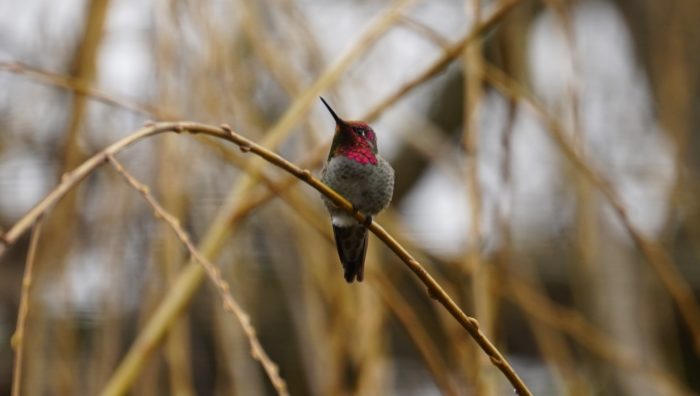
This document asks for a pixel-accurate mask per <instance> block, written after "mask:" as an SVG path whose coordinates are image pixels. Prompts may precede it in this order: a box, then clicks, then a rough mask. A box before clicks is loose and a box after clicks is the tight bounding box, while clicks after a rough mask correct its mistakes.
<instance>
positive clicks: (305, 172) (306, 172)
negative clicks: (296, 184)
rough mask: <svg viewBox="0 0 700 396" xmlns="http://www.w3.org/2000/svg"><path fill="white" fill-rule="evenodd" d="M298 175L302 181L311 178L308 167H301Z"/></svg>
mask: <svg viewBox="0 0 700 396" xmlns="http://www.w3.org/2000/svg"><path fill="white" fill-rule="evenodd" d="M299 177H301V178H302V180H304V181H309V180H311V171H310V170H308V169H302V171H301V173H300V174H299Z"/></svg>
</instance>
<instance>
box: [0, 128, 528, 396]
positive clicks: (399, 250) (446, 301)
mask: <svg viewBox="0 0 700 396" xmlns="http://www.w3.org/2000/svg"><path fill="white" fill-rule="evenodd" d="M163 132H178V133H180V132H188V133H192V134H204V135H209V136H213V137H217V138H220V139H225V140H228V141H230V142H233V143H234V144H236V145H238V146H239V148H240V149H241V151H243V152H252V153H254V154H256V155H258V156H259V157H261V158H263V159H264V160H265V161H267V162H269V163H271V164H273V165H275V166H277V167H278V168H281V169H283V170H285V171H286V172H288V173H290V174H292V175H294V176H296V177H297V178H299V179H300V180H302V181H303V182H305V183H306V184H308V185H310V186H311V187H313V188H314V189H316V190H317V191H319V192H320V193H322V194H323V195H325V196H326V197H328V198H329V199H330V200H331V201H333V203H335V204H336V206H338V207H340V208H342V209H343V210H345V211H347V212H348V213H349V214H352V215H353V216H354V217H355V218H356V219H357V220H358V221H359V222H361V223H364V222H365V217H364V215H362V214H361V213H358V212H354V211H353V207H352V204H350V202H348V201H347V200H346V199H345V198H343V197H342V196H340V195H338V194H337V193H336V192H335V191H333V190H332V189H331V188H329V187H328V186H326V185H325V184H323V183H322V182H321V181H320V180H318V179H316V178H314V177H313V176H312V175H311V172H310V171H309V170H308V169H302V168H299V167H297V166H296V165H294V164H292V163H291V162H289V161H287V160H286V159H284V158H283V157H281V156H280V155H278V154H276V153H274V152H272V151H269V150H267V149H266V148H264V147H262V146H260V145H258V144H257V143H255V142H252V141H250V140H248V139H246V138H244V137H243V136H241V135H238V134H237V133H235V132H233V131H232V130H231V128H230V127H228V126H227V125H223V126H221V127H215V126H212V125H206V124H200V123H194V122H178V123H172V122H166V123H157V124H152V125H150V126H146V127H144V128H142V129H140V130H138V131H136V132H135V133H133V134H131V135H129V136H127V137H126V138H124V139H122V140H120V141H118V142H116V143H114V144H112V145H111V146H109V147H107V148H106V149H105V150H103V151H101V152H100V153H98V154H96V155H95V156H93V157H91V158H90V159H88V160H87V161H86V162H84V163H83V164H82V165H80V166H79V167H78V168H76V170H74V171H72V172H69V173H68V174H67V176H66V177H64V178H63V179H64V180H63V182H62V183H61V184H59V186H58V187H57V188H56V189H54V190H53V191H52V192H51V193H49V195H48V196H47V197H46V198H44V199H43V200H42V201H41V202H40V203H39V204H38V205H37V206H35V207H34V208H33V209H32V210H30V212H29V213H28V214H27V215H25V216H24V217H23V218H22V219H21V220H20V221H19V222H18V223H17V224H15V225H14V226H13V227H12V228H11V229H10V230H9V231H8V232H7V233H6V234H5V236H6V237H8V240H10V241H14V240H16V239H17V237H18V236H19V235H21V234H22V233H23V231H25V230H26V227H25V226H24V224H26V223H27V222H30V220H32V219H35V218H36V217H37V216H39V215H40V214H41V213H43V212H44V211H45V210H47V209H48V208H49V207H51V206H52V205H53V204H55V202H57V201H58V200H59V199H60V198H61V197H62V196H63V195H64V194H65V193H66V192H67V191H68V190H70V188H71V187H72V186H74V185H75V184H77V183H78V182H79V181H80V180H82V179H83V178H84V177H85V176H87V174H89V173H90V172H91V171H92V170H94V169H95V168H97V167H98V166H99V165H100V164H102V163H103V162H105V161H107V160H108V159H109V157H111V156H113V155H114V154H115V153H117V152H119V151H120V150H122V149H124V148H125V147H127V146H128V145H129V144H131V143H134V142H135V141H137V140H139V139H143V138H145V137H147V136H151V135H155V134H157V133H163ZM369 229H370V231H372V232H373V233H374V234H375V235H376V236H377V237H378V238H379V239H381V240H382V241H383V242H384V243H385V244H386V245H387V247H389V248H390V249H391V250H392V251H394V253H396V255H397V256H399V258H401V260H402V261H403V262H404V263H405V264H406V265H407V266H408V267H409V269H410V270H411V271H413V273H415V274H416V276H417V277H418V278H419V279H420V280H421V281H422V282H423V283H424V284H425V286H426V287H427V290H428V293H429V294H430V296H431V297H432V298H434V299H435V300H437V301H438V302H439V303H440V304H442V305H443V306H444V307H445V309H447V311H448V312H449V313H450V314H451V315H452V316H453V317H454V318H455V319H456V320H457V322H458V323H460V325H462V327H463V328H464V329H465V330H467V332H468V333H469V334H470V335H471V336H472V338H474V340H475V341H476V342H477V344H478V345H479V347H481V349H482V350H483V351H484V352H485V353H486V354H487V355H488V356H489V358H490V359H491V362H492V363H493V364H494V365H495V366H496V367H497V368H498V369H499V370H501V372H502V373H503V374H504V375H505V376H506V378H508V380H509V381H510V382H511V384H512V385H513V387H514V388H515V390H516V391H517V392H518V394H520V395H530V394H531V393H530V391H529V390H528V388H527V386H526V385H525V384H524V383H523V382H522V380H521V379H520V377H519V376H518V375H517V373H516V372H515V371H514V370H513V368H512V367H511V366H510V364H509V363H508V361H507V360H506V359H505V357H504V356H503V355H502V354H501V353H500V351H499V350H498V349H497V348H496V347H495V346H494V345H493V344H492V343H491V341H489V339H488V338H487V337H486V336H485V335H484V334H483V333H482V332H481V330H480V329H479V322H478V321H477V320H476V319H474V318H472V317H469V316H468V315H467V314H465V313H464V312H463V311H462V310H461V309H460V308H459V306H458V305H457V304H456V303H455V302H454V301H453V300H452V298H451V297H450V296H449V295H448V294H447V293H446V292H445V290H444V289H443V288H442V287H441V286H440V285H439V284H438V283H437V282H436V281H435V279H434V278H433V277H432V276H431V275H430V274H429V273H428V272H427V271H426V270H425V269H424V268H423V266H422V265H421V264H420V263H419V262H418V261H417V260H416V259H415V258H413V256H411V254H410V253H408V251H406V250H405V249H404V248H403V247H402V246H401V245H400V244H399V243H398V242H397V241H396V240H395V239H394V238H393V237H392V236H391V235H389V234H388V233H387V232H386V231H385V230H384V229H383V228H382V227H381V226H380V225H379V224H378V223H372V224H371V225H370V226H369ZM10 238H11V239H10ZM183 276H184V275H183ZM182 279H183V282H185V283H187V284H188V285H190V286H191V285H193V284H198V277H195V276H193V277H186V276H184V277H183V278H182ZM154 332H155V333H154V334H152V335H151V336H149V337H156V339H157V338H158V334H159V332H158V331H155V330H154ZM147 338H148V337H147ZM132 371H133V370H132ZM130 373H131V371H130ZM124 375H126V374H124ZM128 377H131V374H130V375H129V376H128ZM110 384H113V382H110ZM110 384H108V387H109V386H110ZM117 393H119V392H117Z"/></svg>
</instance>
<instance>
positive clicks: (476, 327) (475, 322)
mask: <svg viewBox="0 0 700 396" xmlns="http://www.w3.org/2000/svg"><path fill="white" fill-rule="evenodd" d="M467 321H469V324H470V325H471V326H472V327H473V328H474V330H477V331H478V330H479V321H478V320H476V319H474V318H471V317H470V318H468V319H467Z"/></svg>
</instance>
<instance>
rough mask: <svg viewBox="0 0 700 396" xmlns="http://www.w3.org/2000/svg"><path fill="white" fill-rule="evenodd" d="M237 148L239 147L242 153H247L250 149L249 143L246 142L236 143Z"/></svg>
mask: <svg viewBox="0 0 700 396" xmlns="http://www.w3.org/2000/svg"><path fill="white" fill-rule="evenodd" d="M238 148H239V149H241V152H242V153H249V152H250V150H251V147H250V144H248V143H247V142H243V143H240V144H239V145H238Z"/></svg>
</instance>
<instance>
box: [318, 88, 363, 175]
mask: <svg viewBox="0 0 700 396" xmlns="http://www.w3.org/2000/svg"><path fill="white" fill-rule="evenodd" d="M321 101H322V102H323V104H324V105H325V106H326V108H327V109H328V111H329V112H330V113H331V115H332V116H333V119H334V120H335V135H334V136H333V144H332V145H331V152H330V154H329V155H328V158H329V159H330V158H332V157H334V156H336V155H344V156H346V157H348V158H350V159H353V160H355V161H357V162H360V163H363V164H366V163H371V164H372V165H376V164H377V158H376V154H377V135H376V134H375V133H374V130H373V129H372V127H370V126H369V125H367V123H366V122H362V121H345V120H343V119H342V118H340V117H338V115H337V114H336V113H335V111H333V109H332V108H331V106H329V105H328V103H326V101H325V100H324V99H323V98H321Z"/></svg>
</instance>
